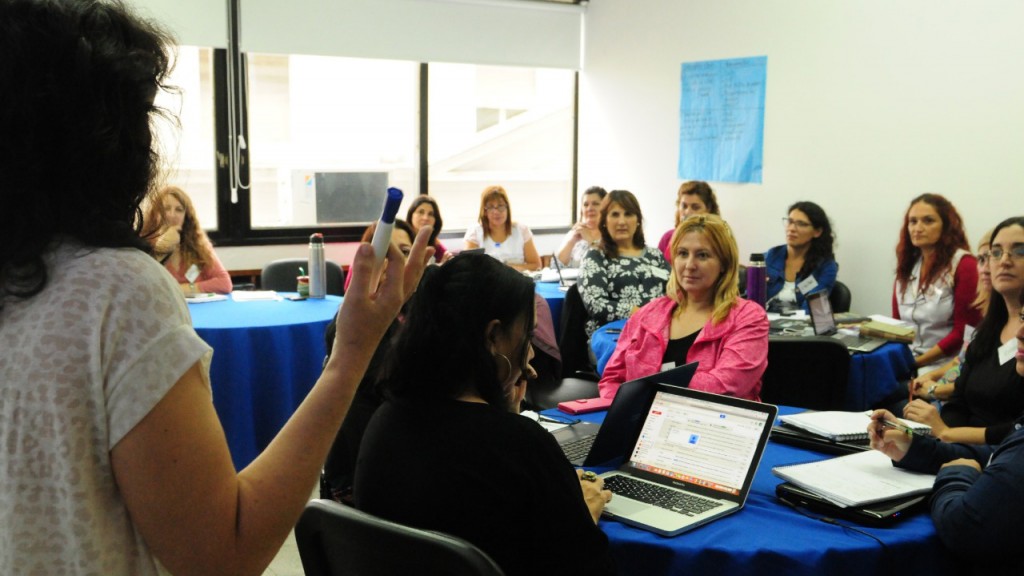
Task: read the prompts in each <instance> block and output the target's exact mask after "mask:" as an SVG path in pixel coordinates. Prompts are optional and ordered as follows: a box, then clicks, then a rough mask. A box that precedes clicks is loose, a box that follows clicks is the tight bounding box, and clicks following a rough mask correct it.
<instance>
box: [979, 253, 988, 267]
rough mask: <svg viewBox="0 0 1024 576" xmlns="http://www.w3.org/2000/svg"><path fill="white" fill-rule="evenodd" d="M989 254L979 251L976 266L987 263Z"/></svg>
mask: <svg viewBox="0 0 1024 576" xmlns="http://www.w3.org/2000/svg"><path fill="white" fill-rule="evenodd" d="M989 256H990V255H989V253H988V252H981V253H979V254H978V266H984V265H986V264H988V258H989Z"/></svg>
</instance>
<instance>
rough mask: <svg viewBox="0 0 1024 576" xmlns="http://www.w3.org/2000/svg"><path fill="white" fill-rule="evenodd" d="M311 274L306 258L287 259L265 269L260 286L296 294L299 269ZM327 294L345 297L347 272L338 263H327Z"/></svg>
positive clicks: (272, 263)
mask: <svg viewBox="0 0 1024 576" xmlns="http://www.w3.org/2000/svg"><path fill="white" fill-rule="evenodd" d="M300 267H301V268H302V269H303V270H305V271H306V273H307V274H308V273H309V260H307V259H305V258H285V259H282V260H274V261H272V262H270V263H269V264H267V265H266V266H264V267H263V272H262V273H261V274H260V286H261V287H262V288H263V289H264V290H276V291H278V292H295V286H296V281H295V278H296V276H298V275H299V268H300ZM326 270H327V293H328V294H331V295H333V296H344V295H345V271H344V270H342V268H341V266H339V265H338V263H337V262H333V261H331V260H328V261H327V266H326Z"/></svg>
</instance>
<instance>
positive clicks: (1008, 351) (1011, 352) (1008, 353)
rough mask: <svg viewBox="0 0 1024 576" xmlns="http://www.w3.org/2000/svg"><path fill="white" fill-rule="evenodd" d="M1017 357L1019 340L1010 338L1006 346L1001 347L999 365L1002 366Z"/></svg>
mask: <svg viewBox="0 0 1024 576" xmlns="http://www.w3.org/2000/svg"><path fill="white" fill-rule="evenodd" d="M1016 355H1017V339H1016V338H1010V339H1009V340H1007V342H1006V344H1003V345H1002V346H1000V347H999V365H1000V366H1002V365H1003V364H1006V363H1007V362H1009V361H1010V360H1013V357H1014V356H1016Z"/></svg>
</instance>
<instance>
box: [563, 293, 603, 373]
mask: <svg viewBox="0 0 1024 576" xmlns="http://www.w3.org/2000/svg"><path fill="white" fill-rule="evenodd" d="M588 317H589V315H588V314H587V309H586V308H585V307H584V306H583V298H582V297H580V290H579V287H578V286H577V285H576V284H573V285H572V286H570V287H569V289H568V290H566V291H565V302H563V303H562V318H561V320H560V323H559V337H558V351H559V352H561V354H562V377H563V378H566V377H570V376H573V375H574V374H576V372H581V371H582V372H593V371H594V366H593V365H592V364H591V363H590V348H589V344H588V340H589V339H588V338H587V329H586V325H587V318H588Z"/></svg>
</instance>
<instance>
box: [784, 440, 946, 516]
mask: <svg viewBox="0 0 1024 576" xmlns="http://www.w3.org/2000/svg"><path fill="white" fill-rule="evenodd" d="M772 473H773V474H775V475H776V476H778V477H779V478H782V479H784V480H786V481H788V482H792V483H793V484H796V485H797V486H799V487H801V488H803V489H805V490H808V491H810V492H812V493H814V494H817V495H818V496H821V497H822V498H825V499H826V500H828V501H829V502H832V503H834V504H836V505H837V506H842V507H849V506H863V505H865V504H870V503H872V502H883V501H887V500H892V499H894V498H904V497H907V496H913V495H914V494H924V493H927V492H930V491H931V489H932V485H933V484H934V483H935V475H934V474H923V473H920V472H911V471H910V470H904V469H902V468H896V467H895V466H893V465H892V461H891V460H889V457H888V456H886V455H885V454H882V453H881V452H879V451H877V450H868V451H866V452H858V453H856V454H848V455H846V456H837V457H835V458H830V459H828V460H821V461H819V462H809V463H806V464H794V465H792V466H776V467H775V468H772Z"/></svg>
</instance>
